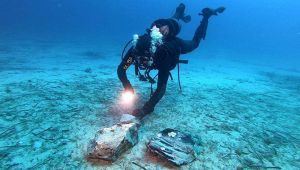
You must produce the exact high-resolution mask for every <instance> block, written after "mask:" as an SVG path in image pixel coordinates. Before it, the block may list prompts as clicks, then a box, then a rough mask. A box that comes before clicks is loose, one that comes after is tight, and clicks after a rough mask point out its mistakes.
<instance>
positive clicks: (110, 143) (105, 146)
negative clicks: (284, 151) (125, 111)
mask: <svg viewBox="0 0 300 170" xmlns="http://www.w3.org/2000/svg"><path fill="white" fill-rule="evenodd" d="M137 142H138V126H137V123H134V122H131V123H119V124H116V125H114V126H112V127H110V128H103V129H101V130H99V131H98V132H97V134H96V136H95V138H94V139H92V140H91V141H90V144H89V146H88V157H89V158H92V159H100V160H106V161H115V160H117V159H118V157H119V156H120V155H121V154H122V153H124V152H125V151H127V150H128V149H130V148H131V147H133V146H134V145H135V144H137Z"/></svg>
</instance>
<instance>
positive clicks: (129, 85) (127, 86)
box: [124, 83, 134, 94]
mask: <svg viewBox="0 0 300 170" xmlns="http://www.w3.org/2000/svg"><path fill="white" fill-rule="evenodd" d="M124 88H125V91H126V92H132V94H134V89H133V87H132V86H131V84H130V83H129V84H127V85H126V86H125V87H124Z"/></svg>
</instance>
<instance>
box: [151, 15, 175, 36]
mask: <svg viewBox="0 0 300 170" xmlns="http://www.w3.org/2000/svg"><path fill="white" fill-rule="evenodd" d="M154 25H156V27H157V28H160V27H162V26H164V25H168V26H169V34H168V35H167V37H175V36H176V35H177V34H179V32H180V30H181V27H180V25H179V24H178V22H177V21H176V20H174V19H158V20H156V21H154V22H153V23H152V25H151V28H152V27H153V26H154Z"/></svg>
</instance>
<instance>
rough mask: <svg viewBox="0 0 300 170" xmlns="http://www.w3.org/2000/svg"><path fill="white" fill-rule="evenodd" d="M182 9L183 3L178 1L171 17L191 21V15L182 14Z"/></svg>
mask: <svg viewBox="0 0 300 170" xmlns="http://www.w3.org/2000/svg"><path fill="white" fill-rule="evenodd" d="M184 11H185V5H184V4H183V3H180V4H179V5H178V7H177V8H176V12H175V14H174V15H173V17H172V18H174V19H176V20H178V21H179V20H182V21H183V22H185V23H188V22H190V21H191V16H190V15H186V16H184V15H185V14H184Z"/></svg>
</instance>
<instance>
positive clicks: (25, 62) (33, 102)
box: [0, 40, 300, 170]
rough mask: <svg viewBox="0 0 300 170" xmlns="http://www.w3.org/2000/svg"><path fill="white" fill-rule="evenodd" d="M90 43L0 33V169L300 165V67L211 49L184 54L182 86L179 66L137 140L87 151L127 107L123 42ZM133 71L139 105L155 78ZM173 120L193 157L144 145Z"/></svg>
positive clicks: (261, 167) (131, 72) (209, 167)
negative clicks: (120, 68) (95, 154)
mask: <svg viewBox="0 0 300 170" xmlns="http://www.w3.org/2000/svg"><path fill="white" fill-rule="evenodd" d="M92 44H93V45H91V43H88V42H81V43H78V42H67V43H57V42H45V41H38V40H20V41H5V42H1V43H0V115H1V117H0V127H1V130H0V169H114V170H115V169H140V167H138V166H136V165H135V164H133V163H132V162H135V163H137V164H139V165H141V166H143V167H145V168H146V169H169V168H172V169H214V170H216V169H226V170H227V169H237V168H238V167H240V168H245V169H280V168H281V169H288V170H290V169H300V126H299V124H300V95H299V94H300V73H299V72H297V71H293V70H285V69H280V68H276V67H271V66H268V65H267V63H266V65H255V64H251V63H248V62H242V61H237V60H228V59H226V55H227V54H226V53H222V51H220V52H218V53H210V52H209V50H207V51H206V52H203V53H201V50H198V51H197V52H194V53H192V54H190V55H188V56H184V58H188V59H190V64H188V65H182V67H181V81H182V87H183V89H182V91H180V90H179V87H178V84H177V78H176V77H177V70H174V71H173V76H174V78H175V79H174V81H169V84H168V89H167V93H166V95H165V96H164V97H163V99H162V100H161V102H160V103H159V104H158V105H157V107H156V109H155V112H154V113H152V114H151V115H149V116H148V117H146V118H145V120H144V121H143V123H142V126H141V127H140V129H139V143H138V144H137V145H136V146H135V147H134V148H133V149H131V150H129V151H128V152H126V153H125V154H124V155H122V157H120V158H119V159H118V160H117V161H116V162H115V163H113V164H103V163H102V164H101V163H92V162H89V161H87V159H86V158H85V150H86V145H87V143H88V141H89V140H90V139H91V138H93V137H94V135H95V133H96V131H97V130H99V129H100V128H101V127H107V126H111V125H113V124H115V123H117V122H118V120H119V119H120V117H121V114H122V113H125V112H127V111H130V109H128V108H124V107H123V106H122V105H120V104H119V96H120V95H119V94H120V92H121V91H122V87H121V83H120V82H119V80H118V78H117V74H116V68H117V65H118V64H119V62H120V60H119V58H120V57H119V55H120V53H121V51H122V46H121V45H118V46H113V44H109V43H108V44H107V45H103V44H101V45H97V44H96V43H92ZM241 55H243V54H241ZM224 56H225V57H224ZM235 58H238V56H237V57H235ZM128 75H129V78H130V79H131V81H132V84H133V85H134V88H135V90H136V93H137V95H139V96H140V100H139V102H138V105H142V103H143V102H145V101H146V100H147V99H148V97H149V93H150V85H149V84H148V83H143V82H139V81H138V80H137V79H136V78H135V77H134V72H133V70H132V69H131V70H129V74H128ZM168 127H169V128H176V129H178V130H181V131H184V132H186V133H190V134H192V135H193V137H194V138H195V139H196V140H197V143H199V145H201V150H198V151H197V159H196V160H195V161H194V162H193V163H191V164H189V165H186V166H182V167H181V168H176V167H173V166H170V165H169V164H167V163H166V162H164V161H158V160H156V159H154V158H153V157H151V155H149V154H148V153H146V147H145V142H147V141H148V140H149V139H150V138H151V137H153V136H154V135H155V134H156V133H157V132H159V131H160V130H163V129H165V128H168Z"/></svg>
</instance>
